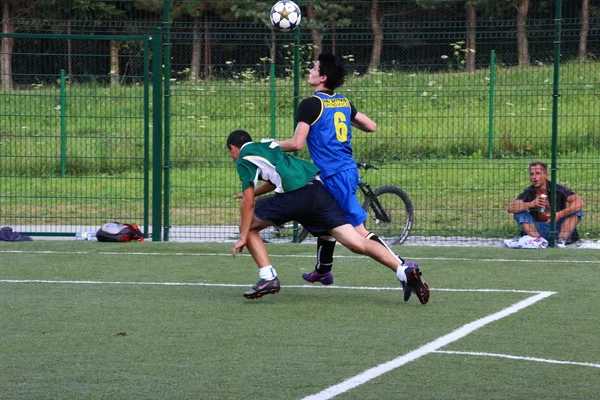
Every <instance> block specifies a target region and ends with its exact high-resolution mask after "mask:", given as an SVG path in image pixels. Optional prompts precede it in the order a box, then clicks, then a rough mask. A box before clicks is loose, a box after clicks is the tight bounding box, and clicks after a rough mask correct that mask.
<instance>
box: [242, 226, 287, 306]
mask: <svg viewBox="0 0 600 400" xmlns="http://www.w3.org/2000/svg"><path fill="white" fill-rule="evenodd" d="M272 225H273V223H272V222H271V221H268V220H263V219H260V218H258V217H257V216H256V215H254V217H253V218H252V225H251V226H250V231H249V232H248V237H247V239H246V247H247V248H248V252H250V255H251V256H252V258H253V259H254V262H255V263H256V265H257V266H258V276H259V281H258V282H257V283H256V285H254V286H253V287H252V289H250V290H248V291H246V292H244V297H245V298H247V299H255V298H258V297H262V296H264V295H265V294H273V293H278V292H279V290H280V287H281V284H280V282H279V278H278V277H277V271H276V270H275V268H273V265H272V264H271V260H270V258H269V253H268V251H267V247H266V246H265V243H264V242H263V240H262V238H261V237H260V235H259V232H260V231H261V230H263V229H265V228H267V227H269V226H272Z"/></svg>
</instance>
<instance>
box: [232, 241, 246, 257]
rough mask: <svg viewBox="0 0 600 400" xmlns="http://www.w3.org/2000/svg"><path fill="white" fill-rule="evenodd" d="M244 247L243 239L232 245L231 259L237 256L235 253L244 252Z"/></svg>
mask: <svg viewBox="0 0 600 400" xmlns="http://www.w3.org/2000/svg"><path fill="white" fill-rule="evenodd" d="M244 247H246V240H245V239H241V238H240V239H238V241H237V242H235V243H234V245H233V247H232V248H231V255H232V256H233V258H235V256H236V255H237V252H238V251H239V252H240V253H241V252H242V251H244Z"/></svg>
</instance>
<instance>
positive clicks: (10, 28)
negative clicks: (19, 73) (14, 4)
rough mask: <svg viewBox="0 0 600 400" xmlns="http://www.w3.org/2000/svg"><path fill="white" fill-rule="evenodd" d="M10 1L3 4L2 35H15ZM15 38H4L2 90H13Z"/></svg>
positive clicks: (0, 73) (0, 63)
mask: <svg viewBox="0 0 600 400" xmlns="http://www.w3.org/2000/svg"><path fill="white" fill-rule="evenodd" d="M8 3H9V2H8V1H3V3H2V33H15V31H16V26H15V24H13V23H12V22H11V14H10V12H11V10H10V6H9V4H8ZM14 45H15V39H14V38H7V37H5V38H2V43H1V44H0V87H1V88H2V90H12V88H13V81H12V52H13V47H14Z"/></svg>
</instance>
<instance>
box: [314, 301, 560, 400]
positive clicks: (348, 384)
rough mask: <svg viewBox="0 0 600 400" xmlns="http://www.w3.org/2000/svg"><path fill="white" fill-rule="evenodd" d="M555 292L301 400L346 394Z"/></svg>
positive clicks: (512, 307) (467, 326) (457, 331)
mask: <svg viewBox="0 0 600 400" xmlns="http://www.w3.org/2000/svg"><path fill="white" fill-rule="evenodd" d="M553 294H555V292H539V293H538V294H536V295H535V296H531V297H529V298H527V299H525V300H522V301H519V302H518V303H515V304H513V305H512V306H510V307H507V308H505V309H504V310H501V311H499V312H497V313H494V314H491V315H488V316H487V317H483V318H480V319H478V320H476V321H473V322H469V323H468V324H466V325H463V326H461V327H460V328H458V329H456V330H454V331H452V332H450V333H449V334H447V335H444V336H441V337H439V338H437V339H435V340H434V341H432V342H429V343H427V344H425V345H424V346H421V347H419V348H418V349H415V350H413V351H411V352H409V353H406V354H404V355H402V356H400V357H398V358H395V359H393V360H391V361H388V362H385V363H383V364H380V365H378V366H376V367H373V368H370V369H368V370H366V371H364V372H362V373H360V374H358V375H356V376H353V377H351V378H348V379H346V380H344V381H343V382H340V383H338V384H337V385H334V386H331V387H329V388H327V389H325V390H323V391H321V392H319V393H316V394H313V395H311V396H308V397H305V398H304V399H303V400H327V399H331V398H333V397H335V396H337V395H339V394H342V393H344V392H347V391H348V390H351V389H353V388H355V387H357V386H360V385H362V384H363V383H366V382H368V381H370V380H372V379H374V378H377V377H378V376H381V375H383V374H385V373H387V372H390V371H392V370H394V369H396V368H398V367H401V366H402V365H404V364H406V363H408V362H411V361H413V360H416V359H418V358H420V357H423V356H425V355H427V354H430V353H433V352H435V351H436V350H438V349H439V348H441V347H443V346H446V345H448V344H450V343H452V342H454V341H456V340H458V339H461V338H463V337H465V336H467V335H469V334H470V333H472V332H474V331H476V330H477V329H479V328H482V327H484V326H486V325H487V324H489V323H492V322H494V321H497V320H499V319H502V318H504V317H507V316H509V315H511V314H514V313H516V312H518V311H520V310H522V309H524V308H525V307H529V306H530V305H532V304H535V303H537V302H538V301H540V300H542V299H545V298H546V297H549V296H552V295H553Z"/></svg>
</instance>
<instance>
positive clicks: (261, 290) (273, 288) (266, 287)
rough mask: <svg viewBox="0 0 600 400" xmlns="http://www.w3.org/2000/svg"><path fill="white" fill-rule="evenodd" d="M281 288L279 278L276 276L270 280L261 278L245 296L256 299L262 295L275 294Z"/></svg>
mask: <svg viewBox="0 0 600 400" xmlns="http://www.w3.org/2000/svg"><path fill="white" fill-rule="evenodd" d="M280 289H281V284H280V283H279V278H277V277H275V278H274V279H271V280H270V281H267V280H264V279H261V280H260V281H258V283H257V284H256V285H254V286H252V289H250V290H248V291H247V292H245V293H244V297H245V298H247V299H256V298H258V297H262V296H264V295H265V294H275V293H278V292H279V290H280Z"/></svg>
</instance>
